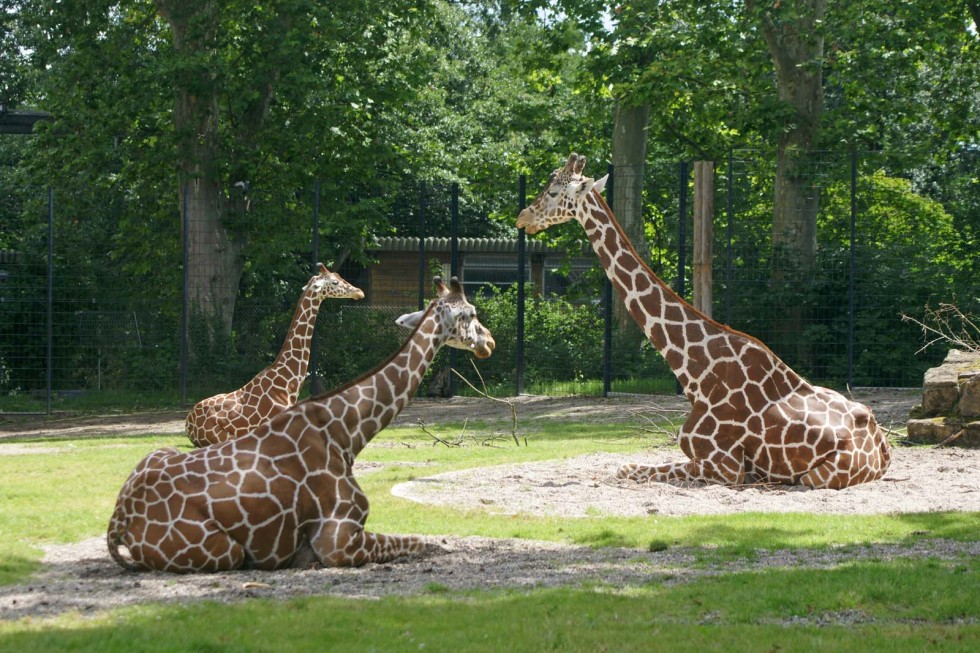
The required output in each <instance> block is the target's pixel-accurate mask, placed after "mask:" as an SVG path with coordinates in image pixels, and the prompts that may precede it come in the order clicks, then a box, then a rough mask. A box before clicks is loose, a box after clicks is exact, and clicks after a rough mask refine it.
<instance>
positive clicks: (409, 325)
mask: <svg viewBox="0 0 980 653" xmlns="http://www.w3.org/2000/svg"><path fill="white" fill-rule="evenodd" d="M424 313H425V311H415V312H413V313H405V314H404V315H400V316H398V319H397V320H395V324H397V325H398V326H400V327H402V328H405V329H414V328H415V327H417V326H418V325H419V322H421V321H422V315H423V314H424Z"/></svg>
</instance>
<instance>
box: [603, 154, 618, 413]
mask: <svg viewBox="0 0 980 653" xmlns="http://www.w3.org/2000/svg"><path fill="white" fill-rule="evenodd" d="M615 170H616V168H615V166H613V165H612V164H609V168H608V174H609V179H608V180H607V181H606V197H607V198H609V201H608V202H607V204H609V208H610V210H611V209H612V208H613V183H614V182H615V175H614V174H613V173H614V172H615ZM603 277H604V278H605V282H604V283H603V284H602V319H603V337H602V396H603V397H608V396H609V393H610V392H612V350H613V347H612V345H613V287H612V282H611V281H610V280H609V277H608V276H606V275H603Z"/></svg>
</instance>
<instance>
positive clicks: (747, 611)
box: [0, 558, 980, 653]
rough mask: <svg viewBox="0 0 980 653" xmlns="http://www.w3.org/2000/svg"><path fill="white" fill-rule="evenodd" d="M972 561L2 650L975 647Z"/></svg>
mask: <svg viewBox="0 0 980 653" xmlns="http://www.w3.org/2000/svg"><path fill="white" fill-rule="evenodd" d="M978 573H980V562H978V561H977V560H975V559H965V558H964V559H954V560H939V559H926V560H901V561H896V562H887V561H881V562H861V563H855V564H850V565H843V566H841V567H838V568H836V569H831V570H789V569H768V570H764V571H751V572H740V573H732V574H725V575H718V576H701V577H698V578H695V579H692V580H689V581H687V582H677V581H676V580H675V579H670V578H658V577H656V576H652V577H651V582H650V583H649V584H646V585H642V586H630V587H614V586H608V585H603V584H598V585H596V584H590V585H585V586H579V587H566V588H560V589H539V590H509V591H494V592H463V593H460V592H452V591H448V590H447V589H446V588H445V587H442V586H440V585H438V584H432V586H431V587H429V588H427V591H426V592H424V593H423V594H421V595H419V596H413V597H385V598H382V599H380V600H365V599H351V598H338V597H315V598H299V599H293V600H290V601H270V600H251V601H249V602H247V603H238V604H233V605H226V604H217V603H212V602H204V603H193V604H185V605H168V606H161V605H147V606H140V607H133V608H125V609H121V610H116V611H113V612H111V613H109V614H106V615H102V616H97V617H95V618H88V619H80V618H79V617H77V616H72V615H68V616H64V617H61V618H58V619H55V620H43V621H34V622H31V621H21V622H17V623H12V624H0V648H3V649H4V650H12V651H13V650H18V651H32V650H39V651H40V650H76V651H106V652H114V651H120V652H126V653H130V652H132V651H189V650H197V651H213V650H235V651H279V650H289V651H324V650H328V651H371V650H379V651H419V650H423V651H424V650H430V651H448V650H465V651H501V650H517V651H542V650H558V651H603V650H608V651H645V650H664V651H698V652H701V651H705V650H710V651H759V650H763V651H804V650H833V651H873V650H888V651H892V652H901V651H923V650H944V651H945V650H963V651H969V650H975V647H976V645H977V642H978V641H980V624H978V623H977V618H976V615H977V614H978V613H980V594H978V592H976V591H975V589H974V588H975V587H976V585H977V581H978V580H980V579H978Z"/></svg>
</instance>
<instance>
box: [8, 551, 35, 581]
mask: <svg viewBox="0 0 980 653" xmlns="http://www.w3.org/2000/svg"><path fill="white" fill-rule="evenodd" d="M40 568H41V554H40V553H38V555H36V556H33V557H31V556H29V555H23V554H16V553H14V554H10V553H7V554H2V555H0V586H3V585H14V584H16V583H20V582H23V581H24V579H25V578H27V577H29V576H30V575H31V574H33V573H35V572H36V571H37V570H38V569H40Z"/></svg>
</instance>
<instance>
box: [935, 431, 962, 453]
mask: <svg viewBox="0 0 980 653" xmlns="http://www.w3.org/2000/svg"><path fill="white" fill-rule="evenodd" d="M965 432H966V429H960V430H959V431H957V432H956V433H954V434H953V435H951V436H949V437H948V438H946V439H945V440H943V441H942V442H940V443H939V444H937V445H935V446H934V447H933V449H938V448H939V447H945V446H946V445H947V444H949V443H950V442H955V441H956V440H957V438H959V437H960V436H961V435H963V433H965Z"/></svg>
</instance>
